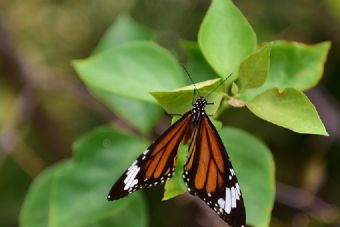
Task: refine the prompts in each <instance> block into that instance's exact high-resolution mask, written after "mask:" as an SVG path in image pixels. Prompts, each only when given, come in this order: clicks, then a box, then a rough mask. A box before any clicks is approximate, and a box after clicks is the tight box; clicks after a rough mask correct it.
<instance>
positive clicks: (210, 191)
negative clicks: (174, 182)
mask: <svg viewBox="0 0 340 227" xmlns="http://www.w3.org/2000/svg"><path fill="white" fill-rule="evenodd" d="M184 180H185V182H186V184H187V186H188V191H189V192H190V193H191V194H193V195H197V196H199V197H200V198H201V199H202V200H204V201H205V202H206V203H207V204H208V205H209V206H210V207H211V208H212V209H213V210H214V211H215V212H216V213H217V214H218V215H219V216H220V217H221V218H222V219H223V220H224V221H226V222H227V223H228V224H229V225H230V226H232V227H244V226H245V219H246V217H245V208H244V204H243V198H242V194H241V191H240V186H239V184H238V181H237V178H236V175H235V171H234V169H233V167H232V165H231V162H230V161H229V157H228V154H227V152H226V150H225V147H224V145H223V143H222V140H221V138H220V136H219V135H218V133H217V131H216V129H215V127H214V126H213V124H212V123H211V121H210V120H209V118H208V117H206V116H205V117H203V118H202V120H201V121H200V122H199V124H198V125H197V127H196V128H195V130H194V131H193V136H192V140H191V144H190V146H189V154H188V160H187V162H186V165H185V168H184Z"/></svg>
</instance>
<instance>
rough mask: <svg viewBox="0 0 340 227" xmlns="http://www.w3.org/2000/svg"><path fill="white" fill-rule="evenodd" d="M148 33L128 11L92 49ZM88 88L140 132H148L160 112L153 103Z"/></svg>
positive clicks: (148, 34)
mask: <svg viewBox="0 0 340 227" xmlns="http://www.w3.org/2000/svg"><path fill="white" fill-rule="evenodd" d="M152 36H153V33H152V31H151V30H149V29H147V28H145V27H143V26H142V25H139V24H137V23H136V22H135V21H134V20H133V19H132V18H131V17H130V16H129V15H127V14H122V15H120V16H119V17H118V18H117V19H116V21H115V22H114V23H113V24H112V26H111V27H110V28H109V29H108V31H107V32H106V34H105V35H104V36H103V38H102V39H101V40H100V42H99V44H98V46H97V48H96V49H95V53H99V52H102V51H104V50H108V49H110V48H112V47H117V46H119V45H122V44H124V43H128V42H132V41H137V40H150V39H151V38H152ZM89 89H90V90H91V93H92V94H93V95H94V96H96V97H97V98H98V99H99V100H101V101H102V102H103V103H104V104H106V105H107V106H108V107H109V108H110V109H111V110H112V111H113V112H115V113H116V114H117V115H118V116H119V117H120V118H122V119H124V120H125V121H127V122H128V123H130V124H131V125H132V126H134V127H135V128H137V129H138V130H140V131H141V132H143V133H148V132H149V131H150V130H151V129H152V127H153V125H154V124H155V123H156V122H157V121H158V120H159V119H160V117H161V115H162V110H161V108H160V107H159V106H158V105H156V104H152V103H149V102H143V101H140V100H135V99H132V98H127V97H124V96H118V95H116V94H115V93H112V92H108V91H104V90H101V89H97V88H94V87H89ZM136 113H138V114H136Z"/></svg>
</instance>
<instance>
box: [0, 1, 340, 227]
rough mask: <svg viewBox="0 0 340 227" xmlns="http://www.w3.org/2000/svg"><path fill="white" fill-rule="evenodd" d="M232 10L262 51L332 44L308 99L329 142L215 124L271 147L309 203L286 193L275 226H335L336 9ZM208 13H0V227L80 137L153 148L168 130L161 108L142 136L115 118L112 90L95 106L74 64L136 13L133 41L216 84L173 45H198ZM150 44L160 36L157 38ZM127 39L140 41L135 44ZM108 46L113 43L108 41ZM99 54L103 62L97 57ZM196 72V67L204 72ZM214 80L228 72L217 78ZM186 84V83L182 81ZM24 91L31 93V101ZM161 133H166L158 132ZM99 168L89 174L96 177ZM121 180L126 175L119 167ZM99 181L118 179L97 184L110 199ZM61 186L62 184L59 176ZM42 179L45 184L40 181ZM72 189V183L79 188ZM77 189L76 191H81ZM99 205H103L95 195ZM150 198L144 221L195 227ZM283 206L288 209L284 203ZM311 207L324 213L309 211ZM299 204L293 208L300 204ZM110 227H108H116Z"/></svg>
mask: <svg viewBox="0 0 340 227" xmlns="http://www.w3.org/2000/svg"><path fill="white" fill-rule="evenodd" d="M235 4H236V5H237V7H239V8H240V10H241V12H242V13H243V14H244V15H246V17H247V19H248V21H249V22H250V24H251V25H252V27H253V28H254V30H255V31H256V34H257V36H258V42H259V43H263V42H269V41H272V40H278V39H287V40H295V41H300V42H305V43H319V42H323V41H327V40H330V41H331V42H332V48H331V50H330V54H329V60H328V61H327V63H326V66H325V73H324V74H325V78H324V79H323V80H322V81H321V84H319V85H318V86H317V87H316V88H313V89H311V90H310V91H308V92H307V96H308V97H309V98H310V99H311V100H312V102H313V103H314V104H315V105H316V107H317V109H318V111H319V114H320V116H321V119H322V120H323V121H324V123H325V125H326V128H327V131H328V132H329V134H330V137H328V138H320V137H318V136H313V135H301V134H295V133H292V132H290V131H288V130H285V129H282V128H279V127H275V126H272V125H271V124H269V123H266V122H264V121H262V120H259V119H257V118H254V116H253V115H252V114H250V112H249V111H244V110H243V109H244V108H243V109H242V110H241V109H237V108H230V109H228V111H225V112H224V113H223V114H222V115H220V116H221V117H220V119H221V120H222V121H223V124H224V125H232V126H234V127H237V128H242V129H244V130H246V131H248V132H251V133H252V134H254V135H256V136H257V137H259V138H261V139H262V140H263V141H265V143H266V144H268V145H269V147H270V150H271V151H272V152H273V155H274V159H275V161H276V169H277V174H276V178H277V179H278V181H280V182H284V183H285V184H287V185H292V186H294V187H296V189H299V190H301V191H298V192H303V193H302V194H298V193H297V191H294V190H292V191H289V190H287V188H285V187H281V188H280V187H279V191H278V196H277V200H276V205H275V207H274V212H273V218H272V223H271V225H272V226H303V227H304V226H325V225H329V224H330V223H331V224H332V223H336V222H339V214H338V213H337V209H336V208H334V207H337V206H339V205H340V197H339V191H340V174H339V173H340V172H339V168H338V166H339V165H338V162H337V160H340V152H339V135H340V128H339V125H340V120H339V119H340V110H339V107H338V106H339V99H340V90H339V83H340V81H339V77H337V75H338V74H339V73H340V71H339V67H338V66H339V65H340V62H339V61H340V57H339V56H340V38H339V37H340V34H339V32H340V30H339V27H340V18H339V15H340V10H339V3H338V1H337V0H327V1H322V2H320V1H306V0H297V1H295V0H294V1H293V0H290V1H284V2H282V1H277V0H274V1H269V0H256V1H245V0H238V1H235ZM208 6H209V1H188V0H165V1H156V0H138V1H137V0H136V1H132V0H131V1H110V0H99V1H96V2H93V1H87V0H86V1H62V0H47V1H41V0H40V1H39V0H26V1H25V2H22V1H9V0H3V1H1V2H0V12H1V14H0V24H1V26H0V27H1V32H0V76H1V78H0V126H1V130H0V135H1V138H0V139H1V148H0V165H1V166H0V194H1V196H0V197H1V198H0V201H1V204H0V213H1V216H0V225H1V226H8V227H11V226H17V225H18V224H17V220H18V212H19V209H20V205H21V204H22V201H23V198H24V196H25V194H26V192H27V190H28V185H29V181H30V180H32V179H33V177H35V176H36V175H37V173H38V172H40V171H41V170H42V168H44V167H45V166H50V165H52V164H53V163H54V162H56V161H58V160H61V159H64V158H66V157H70V156H71V149H70V148H71V143H72V142H73V141H74V140H75V138H77V137H79V135H81V134H83V133H84V132H87V131H89V130H90V129H91V128H93V127H95V126H98V125H100V124H102V123H106V122H108V121H111V122H112V124H113V125H115V126H116V127H120V128H123V129H126V130H129V131H134V129H133V127H132V128H131V127H130V126H129V125H133V126H134V127H136V128H137V129H138V128H139V130H141V129H142V128H147V129H146V130H144V131H143V130H142V132H137V133H143V134H146V137H152V135H154V134H159V133H160V132H161V131H162V129H164V128H166V127H167V126H168V123H164V121H158V120H159V119H160V118H161V116H162V115H161V113H162V112H161V111H160V109H159V107H155V108H158V109H156V110H155V111H152V113H153V114H154V115H153V116H155V118H153V119H155V120H154V121H152V122H149V123H147V124H144V125H143V124H138V122H139V121H141V120H136V121H133V120H131V119H133V115H132V116H130V117H129V116H127V117H129V119H130V121H129V119H128V118H127V117H126V118H124V117H122V116H123V115H124V110H121V109H117V106H120V100H119V99H118V100H117V99H115V100H113V101H112V102H111V100H110V99H108V98H106V99H103V98H100V97H103V96H104V97H108V95H107V94H105V92H106V91H105V90H95V91H94V90H91V92H92V93H93V94H94V95H95V96H96V97H99V100H102V101H103V103H105V105H107V106H108V107H109V108H107V107H106V106H104V105H102V104H100V103H98V102H97V101H96V100H95V99H93V98H92V97H91V95H89V94H88V93H87V91H86V90H85V89H84V87H83V85H82V84H81V83H79V81H78V79H77V77H76V76H75V74H74V72H73V70H72V68H71V64H70V62H71V60H72V59H79V58H83V57H87V56H88V55H90V54H91V53H92V52H93V50H94V49H95V47H96V46H98V45H97V44H98V43H102V42H105V40H104V41H103V39H101V37H102V36H103V35H104V34H105V31H106V29H107V28H108V27H109V26H110V25H111V24H112V23H113V21H115V20H117V15H118V14H119V13H122V12H125V11H130V12H131V15H132V17H133V18H134V20H136V21H137V22H138V23H139V24H142V25H143V26H142V28H141V29H142V30H144V28H145V27H150V28H151V30H150V31H146V32H145V33H144V34H145V35H143V36H142V37H139V36H138V37H137V39H145V40H150V39H153V40H156V41H157V42H158V43H160V44H161V45H162V46H164V47H166V48H167V49H168V50H170V52H172V53H173V54H174V55H175V56H176V57H178V58H179V59H181V61H183V62H187V64H188V69H189V71H190V72H191V74H192V75H196V74H197V75H198V74H199V73H196V72H201V71H203V70H206V72H207V73H208V72H209V75H211V74H214V72H213V71H212V69H211V67H210V66H207V65H204V63H203V62H204V61H203V62H202V53H201V52H200V51H199V49H197V46H195V44H192V43H191V44H190V42H186V44H185V45H184V48H183V47H182V46H181V45H179V44H178V43H177V41H176V40H179V39H184V40H196V39H197V38H196V37H197V34H198V29H199V26H200V24H201V22H202V20H203V17H204V15H205V13H206V11H207V9H208ZM118 21H119V20H118ZM130 25H131V24H130ZM128 26H129V25H128V24H127V25H124V26H122V27H120V28H119V26H118V28H117V31H119V33H121V31H122V30H120V29H123V28H127V27H128ZM132 26H134V25H132ZM147 30H148V29H147ZM123 31H124V30H123ZM4 32H7V33H8V34H10V39H9V40H10V41H11V42H10V43H8V42H6V39H5V36H4V34H3V33H4ZM149 32H152V33H153V34H152V35H151V36H150V35H149V34H150V33H149ZM131 36H132V39H136V38H135V36H134V34H131ZM106 37H111V36H110V34H107V33H106ZM169 37H170V38H169ZM104 38H105V36H104ZM100 40H101V41H100ZM118 42H120V41H119V39H118ZM102 45H104V44H102ZM105 45H106V44H105ZM107 45H112V43H108V44H107ZM183 49H184V50H183ZM197 50H198V51H197ZM96 51H97V52H98V53H99V54H101V53H100V51H101V50H100V49H99V48H97V49H96ZM8 53H10V54H8ZM11 54H12V55H14V56H15V58H13V56H12V55H11ZM16 57H18V58H16ZM192 59H195V60H193V61H192ZM199 60H201V63H199V64H197V63H196V62H197V61H199ZM210 63H211V62H210ZM198 66H199V67H198ZM202 66H203V67H202ZM179 70H180V69H179ZM215 70H216V68H215ZM219 71H221V72H222V70H217V72H219ZM22 75H24V76H22ZM25 75H26V76H27V75H29V76H28V77H26V76H25ZM201 75H204V74H203V73H202V74H201ZM181 76H183V77H185V76H184V74H181ZM195 77H196V76H195ZM215 77H216V75H213V76H211V77H210V78H205V77H202V80H201V79H198V80H197V81H203V80H206V79H212V78H215ZM199 78H201V77H199ZM184 80H186V78H184ZM183 85H184V84H183ZM27 87H31V88H30V89H28V92H27ZM175 87H176V86H174V88H175ZM32 91H33V92H32ZM102 93H104V95H103V94H102ZM31 97H34V98H33V99H32V98H31ZM23 101H24V102H25V103H28V104H29V105H28V106H34V110H33V111H32V112H31V111H30V108H27V105H23V104H22V103H23ZM130 101H131V100H130ZM124 102H126V100H124ZM151 105H154V106H156V105H155V104H151ZM21 109H23V113H22V114H20V110H21ZM146 109H147V110H149V108H146ZM111 110H114V113H115V114H112V112H111ZM137 110H140V106H139V104H136V106H135V109H131V110H128V112H129V113H132V112H133V111H137ZM22 116H23V117H22ZM117 116H119V118H117ZM122 119H123V120H122ZM144 119H148V118H147V117H144ZM156 122H160V123H159V124H158V126H157V127H153V126H154V124H155V123H156ZM153 129H154V131H152V130H153ZM8 132H9V133H8ZM4 145H6V146H4ZM227 148H228V145H227ZM230 149H232V148H230ZM142 150H143V147H141V148H139V149H135V152H136V154H138V153H139V151H142ZM112 153H113V152H112ZM132 159H133V157H131V160H132ZM131 160H130V161H131ZM128 162H129V161H128ZM112 165H113V164H112ZM235 165H236V164H235ZM95 166H96V165H94V166H93V168H97V167H95ZM60 168H61V167H60ZM72 168H73V167H72ZM121 168H122V169H124V166H122V167H121ZM65 171H66V170H65ZM80 171H81V172H86V171H85V170H80ZM65 174H66V172H65ZM101 174H104V175H107V176H108V177H111V179H108V180H103V182H104V181H105V184H107V185H104V183H103V182H102V183H101V185H100V186H101V187H104V186H106V187H110V184H111V183H112V182H113V181H114V178H115V174H118V173H116V171H112V172H110V171H109V170H105V171H103V172H101ZM101 174H100V175H101ZM51 175H52V173H51ZM62 175H63V174H62ZM66 175H67V174H66ZM310 176H312V177H310ZM60 177H61V179H63V176H60ZM69 177H70V176H69ZM53 178H54V177H53ZM38 179H40V180H41V179H42V176H40V177H39V178H38ZM49 179H52V177H51V178H49ZM69 179H70V180H71V179H72V178H71V177H70V178H69ZM74 181H75V180H73V179H72V182H74ZM36 182H39V180H37V181H36ZM40 182H41V181H40ZM56 182H57V181H56ZM79 183H80V184H81V180H80V182H79ZM35 184H38V183H35ZM98 184H100V183H98ZM38 186H39V185H38ZM38 186H36V187H38ZM31 190H33V189H31ZM65 190H66V191H67V192H70V191H71V190H70V189H65ZM83 190H85V189H83ZM156 190H157V189H156ZM85 191H86V190H85ZM93 193H94V194H97V193H95V191H93ZM103 193H104V195H103V196H104V197H105V195H106V191H105V190H103ZM150 194H151V193H150ZM150 194H149V193H148V194H147V195H148V201H149V204H150V205H149V206H150V208H149V210H150V212H151V213H152V214H153V215H152V216H153V217H154V216H156V217H155V218H154V219H152V220H150V226H170V225H171V226H172V225H175V226H176V225H179V224H183V223H186V224H187V225H192V223H191V222H190V221H188V219H189V220H194V221H195V220H197V214H196V213H197V212H196V213H195V210H189V209H185V208H187V207H189V206H188V205H184V204H183V202H181V201H180V199H178V203H176V201H177V200H175V202H173V203H169V204H171V205H170V207H168V208H166V209H165V208H164V207H163V208H161V209H158V207H162V206H164V205H160V204H159V203H160V202H159V200H160V196H159V198H155V196H154V194H157V192H156V193H154V192H153V194H152V195H151V196H150ZM287 194H288V195H291V196H292V197H291V198H293V199H291V200H289V198H287V197H284V195H287ZM306 195H310V196H311V197H308V198H312V199H311V200H308V198H307V200H304V198H305V197H304V196H306ZM56 196H57V197H56V198H60V197H58V195H56ZM97 196H101V195H97ZM136 196H139V195H136ZM282 196H283V197H282ZM42 198H43V197H42ZM298 198H300V200H299V199H298ZM301 198H302V199H301ZM89 199H91V198H89ZM104 199H105V198H104ZM314 199H315V200H317V201H319V200H320V201H321V202H320V203H318V202H313V201H314ZM127 200H129V199H127ZM153 200H155V201H157V202H153ZM295 201H297V202H296V203H294V202H295ZM299 201H300V202H301V203H302V204H303V206H301V204H299ZM306 201H307V203H306ZM45 202H46V201H45ZM175 203H176V204H175ZM105 204H106V203H105ZM138 204H139V203H138ZM333 204H334V205H335V206H333ZM84 205H86V202H84ZM106 205H107V204H106ZM110 205H111V204H110ZM112 206H114V205H112ZM183 207H185V208H183ZM58 209H63V208H62V207H59V208H58ZM179 209H185V210H186V211H185V213H186V217H185V216H182V215H181V214H179V213H180V212H175V211H178V210H179ZM156 210H157V212H155V211H156ZM99 213H100V212H99ZM155 213H157V214H158V215H155ZM195 214H196V215H195ZM301 217H302V218H301ZM32 218H35V217H32ZM62 218H64V217H62ZM73 218H74V219H77V218H76V217H73ZM23 219H25V215H24V214H23V216H22V220H23ZM164 219H165V220H164ZM65 220H66V219H65ZM75 221H77V220H75ZM61 223H62V222H61ZM103 223H105V224H106V225H109V222H105V221H104V222H103ZM160 223H163V224H160ZM34 226H36V225H34Z"/></svg>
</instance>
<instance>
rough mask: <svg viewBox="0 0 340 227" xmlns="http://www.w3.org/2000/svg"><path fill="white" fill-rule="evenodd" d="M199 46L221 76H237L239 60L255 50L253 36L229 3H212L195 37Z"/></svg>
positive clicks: (217, 0) (237, 11)
mask: <svg viewBox="0 0 340 227" xmlns="http://www.w3.org/2000/svg"><path fill="white" fill-rule="evenodd" d="M198 43H199V46H200V48H201V50H202V52H203V54H204V56H205V57H206V59H207V61H208V62H209V63H210V65H211V66H212V67H213V68H214V69H215V71H216V72H217V73H218V74H219V75H220V76H222V77H225V76H226V75H228V74H230V73H234V78H235V77H236V75H237V70H238V67H239V65H240V63H241V61H242V60H243V59H244V58H245V57H246V56H247V55H249V54H251V53H252V52H254V51H255V49H256V45H257V44H256V35H255V32H254V31H253V29H252V28H251V26H250V25H249V23H248V22H247V20H246V18H245V17H244V16H243V15H242V13H241V12H240V11H239V9H237V7H236V6H235V5H234V4H233V3H232V1H230V0H213V1H212V3H211V6H210V8H209V10H208V12H207V14H206V16H205V18H204V20H203V22H202V25H201V27H200V30H199V34H198Z"/></svg>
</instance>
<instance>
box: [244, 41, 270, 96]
mask: <svg viewBox="0 0 340 227" xmlns="http://www.w3.org/2000/svg"><path fill="white" fill-rule="evenodd" d="M270 49H271V46H269V45H267V46H264V47H262V48H261V49H259V50H258V51H257V52H255V53H253V54H251V55H249V56H248V57H247V58H246V59H245V60H243V61H242V63H241V65H240V68H239V80H240V84H241V90H244V89H247V88H257V87H260V86H261V85H262V84H263V83H264V82H265V81H266V79H267V76H268V72H269V63H270Z"/></svg>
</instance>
